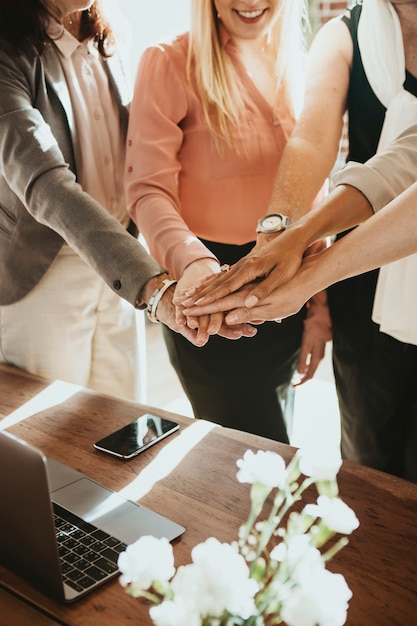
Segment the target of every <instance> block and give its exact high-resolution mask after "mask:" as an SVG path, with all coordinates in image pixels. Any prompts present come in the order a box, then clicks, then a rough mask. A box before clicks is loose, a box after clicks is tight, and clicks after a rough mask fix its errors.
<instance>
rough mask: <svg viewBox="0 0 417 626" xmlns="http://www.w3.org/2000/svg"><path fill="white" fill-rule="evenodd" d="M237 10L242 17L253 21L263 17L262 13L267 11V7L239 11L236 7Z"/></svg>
mask: <svg viewBox="0 0 417 626" xmlns="http://www.w3.org/2000/svg"><path fill="white" fill-rule="evenodd" d="M235 11H236V13H237V14H238V16H239V17H240V18H241V19H243V20H245V21H247V22H252V21H255V20H258V19H259V18H260V17H262V15H263V14H264V13H266V11H267V9H258V10H257V11H238V10H237V9H235Z"/></svg>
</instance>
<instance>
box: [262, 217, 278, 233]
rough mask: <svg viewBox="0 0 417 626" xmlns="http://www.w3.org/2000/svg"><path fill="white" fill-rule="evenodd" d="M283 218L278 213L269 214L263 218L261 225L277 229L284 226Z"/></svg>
mask: <svg viewBox="0 0 417 626" xmlns="http://www.w3.org/2000/svg"><path fill="white" fill-rule="evenodd" d="M282 225H283V224H282V219H281V218H280V217H278V215H267V216H266V217H264V218H263V219H262V222H261V226H262V228H263V229H265V230H277V229H279V228H281V227H282Z"/></svg>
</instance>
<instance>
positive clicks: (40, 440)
mask: <svg viewBox="0 0 417 626" xmlns="http://www.w3.org/2000/svg"><path fill="white" fill-rule="evenodd" d="M150 411H151V412H154V413H157V414H158V415H160V416H163V417H168V418H171V419H176V420H177V421H179V422H180V424H181V428H180V431H179V433H177V434H174V435H171V436H170V437H169V438H168V439H166V440H164V441H163V442H161V443H159V444H158V445H157V446H154V447H153V448H150V449H149V450H147V451H146V452H144V453H143V454H141V455H139V456H138V457H136V458H134V459H131V460H129V461H120V460H118V459H116V458H112V457H110V456H108V455H105V454H103V453H99V452H97V451H95V450H94V449H93V447H92V444H93V442H94V441H96V440H97V439H99V438H100V437H101V436H103V434H105V433H108V432H111V431H112V430H115V429H116V428H117V427H120V426H121V425H124V424H126V423H128V422H130V421H132V420H133V419H134V418H136V417H137V416H138V415H141V414H143V413H147V412H150ZM0 420H1V421H0V428H7V429H8V430H9V431H10V432H12V433H14V434H15V435H17V436H18V437H21V438H22V439H25V440H27V441H28V442H30V443H31V444H33V445H36V446H38V447H39V448H41V449H42V450H43V452H44V453H45V454H46V455H47V456H50V457H53V458H56V459H58V460H59V461H62V462H64V463H67V464H69V465H72V466H73V467H75V468H76V469H78V470H79V471H82V472H84V473H86V474H88V475H89V476H91V477H92V478H94V479H95V480H97V481H99V482H101V483H102V484H104V485H106V486H108V487H110V488H111V489H114V490H116V491H119V490H121V492H122V493H123V495H125V496H126V497H129V498H131V499H133V500H140V502H141V503H142V504H144V505H145V506H148V507H149V508H152V509H154V510H155V511H158V512H159V513H162V514H164V515H166V516H167V517H170V518H171V519H173V520H175V521H176V522H178V523H180V524H183V525H184V526H185V527H186V532H185V534H184V535H183V537H182V538H181V539H180V540H179V541H178V542H176V544H175V546H174V553H175V559H176V565H179V564H182V563H188V562H189V560H190V551H191V549H192V547H193V546H194V545H195V544H197V543H199V542H201V541H204V540H205V539H206V538H207V537H209V536H215V537H217V538H218V539H219V540H220V541H227V542H230V541H232V540H234V539H235V538H236V533H237V530H238V528H239V526H240V524H241V523H242V522H243V521H244V520H245V519H246V516H247V513H248V509H249V488H248V486H246V485H241V484H239V483H238V482H237V480H236V471H237V468H236V460H237V459H239V458H241V457H242V455H243V453H244V452H245V450H247V449H248V448H250V449H252V450H254V451H255V450H257V449H263V450H274V451H276V452H278V453H279V454H281V455H282V456H283V457H284V459H285V460H286V461H288V460H289V459H290V458H291V457H292V455H293V453H294V449H293V448H291V447H290V446H286V445H283V444H279V443H277V442H273V441H269V440H267V439H263V438H261V437H256V436H253V435H248V434H246V433H241V432H238V431H233V430H229V429H225V428H220V427H216V426H214V425H213V424H210V423H208V422H204V421H199V420H192V419H189V418H186V417H181V416H178V415H175V414H173V413H169V412H167V411H162V410H156V409H154V408H150V407H146V406H143V405H138V404H135V403H133V402H129V401H123V400H120V399H118V398H114V397H110V396H104V395H100V394H97V393H93V392H90V391H86V390H84V389H81V388H78V387H76V386H73V385H68V384H64V383H60V382H59V381H55V382H52V383H51V382H49V381H47V380H44V379H41V378H38V377H35V376H32V375H30V374H27V373H25V372H23V371H21V370H18V369H16V368H12V367H8V366H2V365H0ZM0 479H1V480H2V479H3V477H0ZM339 487H340V495H341V497H342V498H343V500H344V501H345V502H346V503H347V504H348V505H349V506H351V507H352V508H353V510H354V511H355V512H356V515H357V516H358V518H359V520H360V528H359V529H358V530H357V531H355V532H354V533H353V535H352V537H351V540H350V543H349V545H348V546H347V547H346V548H344V549H343V550H342V552H340V553H339V554H338V555H337V556H336V557H335V558H334V559H333V560H332V561H331V562H330V564H329V569H332V570H333V571H336V572H340V573H342V574H343V575H344V576H345V578H346V581H347V583H348V585H349V587H350V588H351V590H352V592H353V598H352V600H351V602H350V608H349V613H348V620H347V624H349V625H352V626H374V625H375V626H385V625H386V626H415V625H416V624H417V485H414V484H412V483H409V482H407V481H404V480H401V479H399V478H396V477H392V476H389V475H387V474H383V473H380V472H377V471H374V470H370V469H368V468H365V467H362V466H359V465H356V464H353V463H348V462H345V463H344V464H343V467H342V469H341V471H340V472H339ZM2 506H3V503H2ZM0 623H1V624H2V625H3V624H4V625H7V626H8V625H9V624H18V625H19V626H37V625H40V626H48V625H51V624H64V625H71V626H97V625H98V624H99V625H100V626H116V625H117V626H119V625H122V626H124V625H125V624H126V625H127V624H132V626H133V625H142V624H144V625H145V624H148V625H150V624H151V621H150V619H149V616H148V609H147V607H145V606H144V605H142V604H141V602H140V601H138V600H133V599H132V598H130V597H129V596H128V595H127V594H126V593H125V592H124V591H123V589H122V588H121V586H120V585H119V583H118V581H117V580H115V581H112V582H110V583H108V584H106V585H104V586H103V587H102V588H101V589H99V590H97V591H95V592H92V593H91V594H90V595H88V596H87V597H85V598H84V599H82V600H80V601H78V602H77V603H75V604H73V605H61V604H58V603H56V602H54V601H52V600H50V599H48V598H46V597H45V596H44V595H42V594H41V593H40V592H38V591H37V590H36V589H34V588H33V587H31V586H30V585H29V584H28V583H26V582H25V581H23V580H22V579H21V578H19V577H18V576H16V575H15V574H13V573H12V572H10V571H8V570H6V569H5V568H3V567H1V566H0ZM184 626H186V625H184Z"/></svg>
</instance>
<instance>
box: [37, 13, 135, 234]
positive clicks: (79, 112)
mask: <svg viewBox="0 0 417 626" xmlns="http://www.w3.org/2000/svg"><path fill="white" fill-rule="evenodd" d="M48 35H49V36H50V37H51V39H53V41H54V44H55V46H56V47H57V49H58V51H59V58H60V61H61V65H62V68H63V70H64V74H65V77H66V81H67V86H68V90H69V94H70V98H71V104H72V108H73V111H74V118H75V126H76V128H77V135H78V139H79V146H80V154H76V163H77V175H78V182H79V183H80V185H81V187H82V188H83V190H84V191H86V192H87V193H88V194H90V195H91V196H92V197H93V198H94V199H95V200H97V202H99V203H100V204H101V205H102V206H103V207H104V208H105V209H107V211H108V212H109V213H110V214H111V215H113V216H114V217H115V218H117V220H118V221H119V222H121V223H122V224H123V225H124V226H127V225H128V223H129V216H128V214H127V211H126V206H125V198H124V183H123V173H124V159H125V142H124V139H123V137H122V133H121V128H120V122H119V116H118V112H117V108H116V106H115V103H114V101H113V99H112V97H111V93H110V89H109V83H108V78H107V74H106V72H105V70H104V68H103V66H102V64H101V62H100V58H99V57H100V55H99V53H98V51H97V49H96V48H95V47H94V45H93V43H92V42H91V41H87V42H83V43H80V42H79V41H78V39H76V38H75V37H73V35H71V34H70V33H69V32H68V31H67V30H66V29H65V28H64V27H63V26H62V24H59V23H58V22H55V21H54V22H51V24H50V25H49V28H48Z"/></svg>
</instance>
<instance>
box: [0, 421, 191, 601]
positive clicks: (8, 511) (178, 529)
mask: <svg viewBox="0 0 417 626" xmlns="http://www.w3.org/2000/svg"><path fill="white" fill-rule="evenodd" d="M0 502H1V510H0V563H1V564H2V565H5V566H6V567H8V568H9V569H11V570H13V571H15V572H16V573H17V574H19V575H20V576H22V577H23V578H25V579H26V580H28V581H29V582H30V583H32V584H33V585H35V586H36V587H38V588H39V589H40V590H41V591H43V593H45V594H46V595H48V596H50V597H52V598H54V599H56V600H59V601H63V602H72V601H74V600H77V599H78V598H81V597H82V596H84V595H85V594H87V593H89V592H90V591H92V590H93V589H96V588H97V587H98V586H100V585H102V584H103V583H105V582H106V581H107V580H109V579H112V578H114V577H115V576H118V575H119V571H118V569H117V559H118V555H119V554H120V552H122V551H123V550H124V549H125V548H126V545H127V544H129V543H132V542H134V541H135V540H136V539H138V538H139V537H140V536H142V535H153V536H154V537H166V538H167V539H168V540H169V541H172V540H173V539H176V538H177V537H179V536H180V535H181V534H182V533H183V532H184V530H185V529H184V527H183V526H180V525H179V524H176V523H175V522H172V521H171V520H169V519H167V518H166V517H163V516H162V515H159V514H158V513H155V512H154V511H151V510H150V509H147V508H145V507H143V506H140V505H138V504H136V503H134V502H131V501H130V500H126V499H125V498H122V497H121V496H120V495H119V494H117V493H115V492H114V491H111V490H110V489H107V488H106V487H103V486H102V485H100V484H99V483H97V482H95V481H93V480H91V479H90V478H88V477H87V476H85V475H84V474H81V473H80V472H77V471H76V470H73V469H71V468H70V467H68V466H67V465H63V464H62V463H59V462H58V461H55V460H53V459H47V458H46V457H45V456H44V455H43V454H42V452H41V451H40V450H38V449H37V448H35V447H33V446H31V445H29V444H28V443H26V442H25V441H22V440H21V439H18V438H17V437H15V436H13V435H11V434H10V433H7V432H5V431H0Z"/></svg>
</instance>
